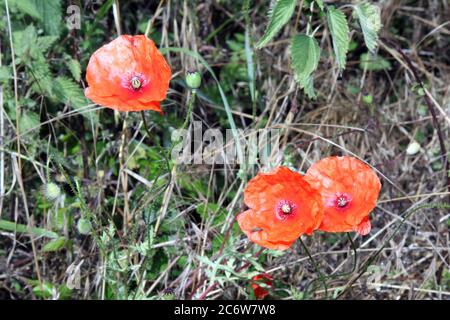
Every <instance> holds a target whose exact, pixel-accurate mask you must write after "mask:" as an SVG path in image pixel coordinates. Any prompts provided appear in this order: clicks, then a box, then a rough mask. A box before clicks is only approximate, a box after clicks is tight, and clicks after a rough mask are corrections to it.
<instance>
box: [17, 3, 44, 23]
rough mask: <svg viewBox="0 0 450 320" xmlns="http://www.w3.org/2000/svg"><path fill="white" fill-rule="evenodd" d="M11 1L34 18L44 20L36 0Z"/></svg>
mask: <svg viewBox="0 0 450 320" xmlns="http://www.w3.org/2000/svg"><path fill="white" fill-rule="evenodd" d="M10 3H11V5H12V6H15V7H16V8H17V9H19V11H21V12H22V13H25V14H27V15H29V16H30V17H32V18H34V19H37V20H42V17H41V16H40V15H39V12H38V10H37V7H36V5H35V2H34V0H10Z"/></svg>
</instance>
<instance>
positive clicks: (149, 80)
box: [85, 35, 171, 113]
mask: <svg viewBox="0 0 450 320" xmlns="http://www.w3.org/2000/svg"><path fill="white" fill-rule="evenodd" d="M170 77H171V71H170V67H169V65H168V64H167V62H166V60H165V59H164V57H163V56H162V54H161V53H160V52H159V51H158V49H157V48H156V46H155V44H154V43H153V41H152V40H150V39H148V38H147V37H146V36H144V35H139V36H129V35H124V36H120V37H118V38H117V39H115V40H113V41H111V42H110V43H108V44H106V45H104V46H103V47H101V48H100V49H98V50H97V51H95V52H94V54H93V55H92V56H91V58H90V60H89V64H88V66H87V70H86V80H87V82H88V85H89V87H88V88H86V90H85V95H86V97H88V98H89V99H91V100H92V101H94V102H95V103H97V104H99V105H102V106H105V107H108V108H111V109H115V110H118V111H141V110H154V111H157V112H160V113H162V111H161V107H160V101H162V100H164V99H165V98H166V94H167V89H168V88H169V81H170Z"/></svg>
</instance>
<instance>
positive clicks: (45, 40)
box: [36, 36, 58, 53]
mask: <svg viewBox="0 0 450 320" xmlns="http://www.w3.org/2000/svg"><path fill="white" fill-rule="evenodd" d="M56 40H58V37H56V36H43V37H38V38H37V41H36V45H37V47H38V48H39V49H40V52H41V53H46V52H47V51H48V49H49V48H50V47H51V46H52V45H53V44H54V43H55V41H56Z"/></svg>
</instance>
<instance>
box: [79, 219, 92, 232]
mask: <svg viewBox="0 0 450 320" xmlns="http://www.w3.org/2000/svg"><path fill="white" fill-rule="evenodd" d="M91 228H92V226H91V223H90V222H89V220H87V219H83V218H81V219H80V220H78V222H77V229H78V232H79V233H80V234H84V235H88V234H89V233H90V232H91Z"/></svg>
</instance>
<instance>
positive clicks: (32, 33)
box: [13, 25, 37, 58]
mask: <svg viewBox="0 0 450 320" xmlns="http://www.w3.org/2000/svg"><path fill="white" fill-rule="evenodd" d="M36 41H37V34H36V29H35V27H34V26H33V25H29V26H28V27H26V28H25V29H24V30H20V31H15V32H13V44H14V52H15V54H16V56H17V57H20V58H22V57H24V56H26V55H27V54H30V52H31V49H32V48H33V47H36V46H35V44H36Z"/></svg>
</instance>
